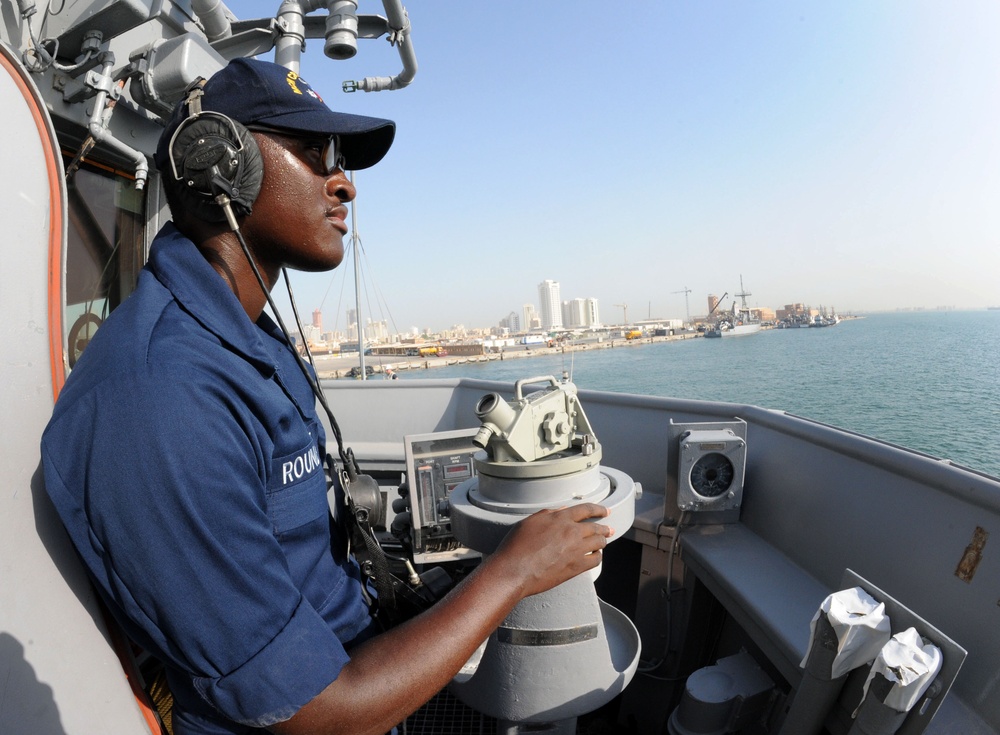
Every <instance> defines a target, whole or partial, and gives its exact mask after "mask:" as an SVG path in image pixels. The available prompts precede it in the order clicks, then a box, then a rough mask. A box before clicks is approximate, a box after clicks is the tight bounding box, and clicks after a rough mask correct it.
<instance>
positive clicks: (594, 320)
mask: <svg viewBox="0 0 1000 735" xmlns="http://www.w3.org/2000/svg"><path fill="white" fill-rule="evenodd" d="M583 313H584V317H583V326H585V327H599V326H601V317H600V314H599V313H598V311H597V299H594V298H590V299H585V300H584V303H583Z"/></svg>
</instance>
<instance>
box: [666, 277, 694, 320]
mask: <svg viewBox="0 0 1000 735" xmlns="http://www.w3.org/2000/svg"><path fill="white" fill-rule="evenodd" d="M671 293H682V294H684V313H685V315H686V316H687V322H686V323H687V324H690V323H691V305H690V304H689V303H688V294H689V293H691V289H690V288H688V287H687V286H685V287H684V288H683V290H681V291H671Z"/></svg>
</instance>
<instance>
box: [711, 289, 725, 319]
mask: <svg viewBox="0 0 1000 735" xmlns="http://www.w3.org/2000/svg"><path fill="white" fill-rule="evenodd" d="M728 295H729V292H728V291H726V292H725V293H724V294H722V296H721V297H720V298H719V300H718V301H716V302H715V306H713V307H712V310H711V311H710V312H708V314H706V315H705V319H708V318H709V317H710V316H712V314H714V313H715V310H716V309H718V308H719V307H720V306H722V302H723V301H725V300H726V297H727V296H728Z"/></svg>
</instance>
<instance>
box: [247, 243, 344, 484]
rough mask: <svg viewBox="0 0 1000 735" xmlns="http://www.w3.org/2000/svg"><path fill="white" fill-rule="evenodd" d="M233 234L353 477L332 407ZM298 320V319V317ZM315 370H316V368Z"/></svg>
mask: <svg viewBox="0 0 1000 735" xmlns="http://www.w3.org/2000/svg"><path fill="white" fill-rule="evenodd" d="M233 232H234V233H236V239H237V240H239V241H240V247H241V248H243V254H244V255H245V256H246V258H247V262H248V263H250V268H251V270H253V274H254V276H256V277H257V283H258V284H260V289H261V291H262V292H263V293H264V298H266V299H267V304H268V306H270V307H271V311H272V312H274V318H275V319H276V320H277V321H278V327H279V328H280V329H281V332H282V334H283V335H284V336H285V344H286V345H287V346H288V349H289V350H291V351H292V354H293V355H294V356H295V364H296V365H298V366H299V370H301V371H302V375H303V376H305V379H306V381H307V382H308V383H309V387H310V388H311V389H312V392H313V395H314V396H315V397H316V400H317V401H318V402H319V404H320V405H321V406H322V407H323V410H324V411H325V412H326V417H327V419H328V420H329V421H330V428H331V430H332V431H333V437H334V439H335V440H336V442H337V454H338V455H339V456H340V461H341V462H343V463H344V469H345V470H346V471H347V473H348V475H353V474H355V473H356V472H357V471H358V467H357V464H356V463H352V462H351V461H350V459H349V457H348V454H347V450H346V449H345V448H344V436H343V434H342V433H341V431H340V424H338V423H337V419H336V418H335V417H334V415H333V411H332V410H331V409H330V405H329V404H328V403H327V402H326V396H324V395H323V391H322V390H320V387H319V381H318V380H317V379H316V377H315V376H314V375H312V374H310V372H309V369H308V368H307V367H306V364H305V362H304V361H303V360H302V358H301V356H300V355H299V353H298V352H296V350H295V347H294V346H293V345H292V340H291V338H290V337H289V331H288V327H286V326H285V322H284V320H283V319H282V318H281V312H279V311H278V307H277V306H276V305H275V303H274V299H272V298H271V291H270V289H268V287H267V284H266V283H265V282H264V277H263V276H262V275H261V274H260V269H258V268H257V262H256V261H255V260H254V259H253V255H251V253H250V247H249V246H248V245H247V241H246V240H244V239H243V233H242V232H240V230H239V228H238V227H236V228H234V229H233ZM296 318H298V317H297V315H296ZM313 369H314V370H315V368H313ZM332 469H333V468H331V471H332Z"/></svg>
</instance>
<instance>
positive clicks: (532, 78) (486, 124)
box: [233, 0, 1000, 330]
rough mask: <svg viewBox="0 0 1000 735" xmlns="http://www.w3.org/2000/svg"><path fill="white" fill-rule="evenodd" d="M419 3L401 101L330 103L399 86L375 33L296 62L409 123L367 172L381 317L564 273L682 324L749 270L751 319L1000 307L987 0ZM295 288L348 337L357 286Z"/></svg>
mask: <svg viewBox="0 0 1000 735" xmlns="http://www.w3.org/2000/svg"><path fill="white" fill-rule="evenodd" d="M277 5H278V3H277V2H276V0H275V1H274V2H256V1H255V2H242V3H236V4H234V5H233V7H234V9H236V10H237V11H238V12H240V13H241V15H242V17H249V16H250V15H254V14H260V15H265V14H267V15H269V14H271V13H272V12H273V11H274V10H275V9H276V7H277ZM407 7H408V10H409V13H410V20H411V23H412V25H413V41H414V48H415V50H416V55H417V60H418V63H419V67H420V68H419V72H418V73H417V76H416V78H415V80H414V82H413V83H412V84H411V85H410V86H409V87H408V88H406V89H404V90H401V91H395V92H380V93H375V94H366V93H360V92H359V93H355V94H343V93H342V92H340V84H341V82H342V81H343V80H345V79H360V78H361V77H363V76H391V75H393V74H395V73H397V72H398V71H399V69H400V63H399V60H398V57H397V56H396V55H395V51H394V50H393V49H392V48H390V47H389V45H388V44H387V43H386V41H385V40H384V39H380V40H377V41H367V42H361V43H360V44H359V53H358V56H357V57H356V58H355V59H354V60H352V61H350V62H334V61H331V60H328V59H326V57H324V56H323V53H322V42H321V41H313V42H310V43H309V45H308V48H307V51H306V54H305V55H304V56H303V64H302V70H301V71H302V75H303V76H304V77H305V78H306V79H307V80H308V81H309V82H310V84H312V85H313V86H314V87H315V88H316V89H317V90H318V91H319V92H320V93H321V94H322V95H323V96H324V98H325V99H326V101H327V102H328V103H329V104H330V105H331V107H333V108H334V109H341V110H345V111H350V112H358V113H363V114H369V115H376V116H382V117H389V118H392V119H394V120H395V121H396V122H397V125H398V130H397V136H396V142H395V145H394V146H393V149H392V150H391V151H390V152H389V155H388V156H387V158H386V159H385V161H384V162H383V163H382V164H380V165H379V166H378V167H376V168H374V169H371V170H369V171H362V172H359V173H358V175H357V177H356V179H357V185H358V189H359V192H360V193H359V199H358V229H359V233H360V240H361V243H362V246H363V251H364V257H363V258H362V263H364V264H365V270H366V273H367V274H368V275H367V277H366V280H367V282H368V284H369V285H368V288H367V292H368V296H367V303H369V304H370V306H368V305H366V306H365V307H364V309H365V311H366V312H367V313H368V314H369V315H371V316H374V317H375V318H386V319H390V318H391V320H392V323H393V324H394V325H395V327H396V328H397V329H399V330H405V329H407V328H409V327H411V326H420V327H430V328H432V329H440V328H445V327H448V326H450V325H452V324H457V323H462V324H465V325H466V326H489V325H494V324H496V323H497V322H498V321H499V320H500V319H501V318H502V317H504V316H505V315H506V314H507V313H508V312H509V311H511V310H516V311H518V312H520V310H521V306H522V304H524V303H526V302H532V303H535V304H536V305H537V301H538V294H537V285H538V284H539V283H540V282H541V281H542V280H544V279H547V278H551V279H554V280H557V281H559V282H560V283H561V285H562V297H563V299H571V298H575V297H596V298H598V299H599V300H600V308H601V317H602V320H603V321H605V322H608V323H619V322H621V321H622V317H623V310H622V309H621V308H617V307H616V306H615V305H616V304H622V303H625V304H628V315H629V318H630V319H632V320H634V319H638V318H646V317H647V316H648V315H652V316H653V317H674V318H683V317H684V315H685V299H684V294H683V293H674V292H678V291H681V290H682V289H684V288H689V289H691V293H690V295H689V299H690V304H691V313H692V315H695V314H700V313H704V312H705V310H706V308H705V301H706V297H707V295H708V294H709V293H715V294H717V295H720V296H721V295H722V294H723V292H727V291H728V292H729V294H730V295H732V294H733V293H735V292H737V291H738V290H739V286H740V275H741V274H742V276H743V279H744V284H745V286H746V288H747V290H748V291H750V292H751V293H752V294H753V295H752V296H751V297H750V298H749V299H748V301H749V303H750V304H751V305H752V306H769V307H772V308H780V307H781V306H782V305H783V304H786V303H790V302H804V303H807V304H811V305H813V306H819V305H824V306H835V307H836V308H837V310H838V311H840V312H848V311H863V310H874V309H890V308H895V307H908V306H924V307H928V308H934V307H936V306H954V307H957V308H982V307H984V306H986V305H988V304H1000V41H998V31H1000V3H997V2H995V0H982V1H980V2H962V1H959V2H954V3H942V2H925V1H920V0H905V1H904V0H900V1H898V2H870V0H864V1H860V0H859V1H853V0H838V2H825V3H805V2H784V1H773V2H766V3H765V2H749V1H746V0H741V1H739V2H736V1H732V2H730V1H724V0H718V1H711V0H699V1H697V2H696V1H695V0H688V1H686V2H674V1H663V2H652V1H651V0H650V1H648V2H624V3H608V2H592V1H590V0H572V1H570V0H558V1H556V0H552V1H549V2H532V3H529V2H521V1H520V0H505V2H500V3H490V4H487V3H482V2H443V1H440V2H411V3H410V4H409V5H408V6H407ZM360 10H361V12H363V13H364V12H367V13H380V14H381V13H382V12H383V11H382V6H381V3H377V2H376V3H372V2H366V1H365V0H362V2H361V5H360ZM345 265H346V266H347V268H346V269H345V268H343V267H342V268H341V269H340V270H350V267H351V263H350V262H349V261H348V262H346V263H345ZM347 275H350V274H347ZM293 283H294V284H295V288H296V300H297V302H298V304H299V307H300V308H301V309H302V311H303V312H311V310H312V309H313V308H316V307H317V306H319V305H320V304H322V306H323V311H324V317H325V318H324V324H325V326H326V327H328V328H329V327H333V326H334V325H337V326H339V327H340V328H341V329H342V328H344V325H345V318H344V316H343V311H344V309H346V308H348V306H350V304H349V303H348V302H351V303H353V298H354V297H353V286H352V284H351V282H350V280H348V282H347V283H346V285H345V283H344V274H343V273H339V272H338V273H337V274H312V275H297V276H295V277H294V280H293ZM372 283H373V284H374V289H375V291H373V286H372V285H371V284H372ZM338 304H339V309H338ZM338 311H339V314H340V316H339V317H338Z"/></svg>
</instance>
